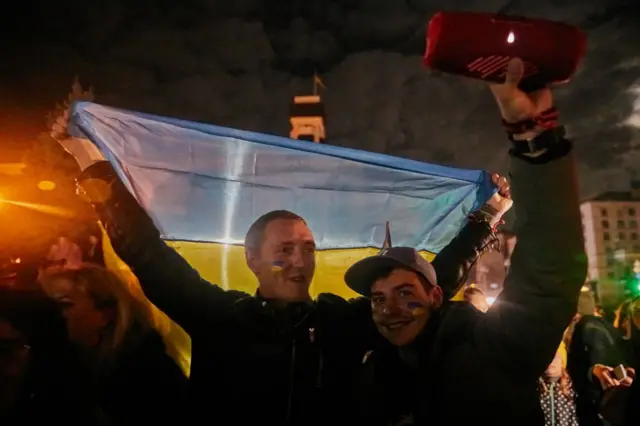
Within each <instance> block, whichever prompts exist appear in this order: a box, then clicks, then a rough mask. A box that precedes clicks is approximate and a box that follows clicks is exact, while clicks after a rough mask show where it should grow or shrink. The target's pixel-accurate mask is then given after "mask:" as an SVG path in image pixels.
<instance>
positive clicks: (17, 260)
mask: <svg viewBox="0 0 640 426" xmlns="http://www.w3.org/2000/svg"><path fill="white" fill-rule="evenodd" d="M20 262H22V260H21V259H20V258H19V257H16V258H15V259H13V263H20Z"/></svg>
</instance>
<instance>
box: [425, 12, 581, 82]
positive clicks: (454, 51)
mask: <svg viewBox="0 0 640 426" xmlns="http://www.w3.org/2000/svg"><path fill="white" fill-rule="evenodd" d="M585 48H586V38H585V35H584V33H583V32H582V31H581V30H580V29H579V28H576V27H574V26H571V25H567V24H562V23H558V22H552V21H546V20H542V19H529V18H522V17H515V16H504V15H494V14H490V13H473V12H439V13H437V14H436V15H435V16H434V17H433V18H432V19H431V21H429V26H428V29H427V49H426V51H425V55H424V64H425V65H426V66H428V67H430V68H434V69H437V70H439V71H442V72H445V73H449V74H455V75H461V76H465V77H470V78H475V79H480V80H484V81H491V82H497V83H499V82H502V81H504V74H505V70H506V66H507V64H508V63H509V61H510V60H511V59H512V58H514V57H519V58H521V59H522V60H523V61H524V64H525V74H524V77H523V79H522V82H521V84H520V87H521V88H522V89H524V90H535V89H539V88H542V87H544V86H546V85H549V84H559V83H566V82H567V81H569V79H570V78H571V76H572V75H573V73H574V72H575V71H576V69H577V67H578V64H579V63H580V61H581V59H582V58H583V56H584V53H585Z"/></svg>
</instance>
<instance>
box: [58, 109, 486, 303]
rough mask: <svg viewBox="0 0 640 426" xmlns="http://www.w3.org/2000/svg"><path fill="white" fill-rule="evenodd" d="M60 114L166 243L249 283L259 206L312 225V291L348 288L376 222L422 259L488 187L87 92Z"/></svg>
mask: <svg viewBox="0 0 640 426" xmlns="http://www.w3.org/2000/svg"><path fill="white" fill-rule="evenodd" d="M71 117H72V118H71V132H72V134H75V135H76V136H78V137H84V138H88V139H90V140H91V141H92V142H93V143H94V144H95V145H97V147H98V148H99V149H100V150H101V151H102V152H103V154H104V155H105V156H106V157H107V159H108V160H109V161H110V162H111V163H112V164H113V166H114V167H115V169H116V171H117V172H118V174H119V176H120V178H121V179H122V181H123V182H124V183H125V185H126V186H127V187H128V189H129V190H130V191H131V193H132V194H133V195H134V196H135V198H136V199H137V200H138V202H139V203H140V204H141V205H142V206H143V207H144V208H145V209H146V211H147V212H148V213H149V214H150V215H151V217H152V218H153V220H154V222H155V224H156V226H157V227H158V229H159V230H160V233H161V235H162V237H163V238H164V239H165V241H167V242H168V244H170V245H171V246H173V247H174V248H175V249H176V250H177V251H178V252H179V253H180V254H181V255H182V256H183V257H184V258H185V259H186V260H187V261H189V262H190V263H191V264H192V265H193V266H194V267H195V268H196V269H197V270H198V271H199V272H200V274H201V275H202V276H203V277H204V278H206V279H207V280H209V281H211V282H213V283H216V284H219V285H221V286H222V287H224V288H228V289H237V290H243V291H246V292H249V293H253V292H254V291H255V288H256V284H257V283H256V280H255V278H254V277H253V276H252V274H251V273H250V271H249V269H248V268H247V266H246V264H245V259H244V253H243V247H242V243H243V240H244V236H245V233H246V231H247V230H248V229H249V226H250V225H251V223H252V222H253V221H254V220H255V219H257V218H258V217H259V216H261V215H262V214H264V213H266V212H268V211H271V210H276V209H286V210H291V211H293V212H295V213H297V214H299V215H300V216H302V217H304V218H305V219H306V220H307V222H308V224H309V226H310V228H311V230H312V231H313V232H314V235H315V239H316V243H317V247H318V256H317V270H316V279H315V280H314V283H313V286H312V292H313V293H314V294H317V293H321V292H332V293H335V294H338V295H341V296H344V297H351V296H354V293H352V292H351V291H350V290H349V289H348V288H347V287H346V285H345V284H344V281H343V274H344V271H345V270H346V268H347V267H349V266H350V265H352V264H353V263H354V262H356V261H357V260H359V259H362V258H363V257H365V256H369V255H371V254H373V253H376V252H377V251H378V250H379V249H380V247H381V245H382V243H383V241H384V239H385V238H384V237H385V223H386V222H387V221H389V222H390V224H391V235H392V236H393V243H394V245H402V246H411V247H415V248H417V249H418V250H419V251H421V252H422V253H423V254H424V255H425V257H427V258H430V257H431V256H432V254H433V253H438V251H439V250H440V249H442V248H443V247H444V246H445V245H446V244H447V243H448V242H449V241H450V240H451V239H452V238H453V237H454V236H455V235H456V234H457V233H458V231H459V230H460V229H461V227H462V226H463V225H464V223H465V220H466V218H467V215H468V214H469V213H470V212H472V211H474V210H476V209H478V208H479V207H480V206H481V205H482V204H483V203H484V202H485V201H486V200H487V199H488V198H489V197H490V196H491V195H492V194H493V193H494V191H495V188H494V187H493V185H492V184H491V179H490V175H489V174H488V173H486V172H484V171H480V170H461V169H455V168H449V167H443V166H438V165H433V164H425V163H421V162H417V161H413V160H408V159H401V158H395V157H391V156H388V155H382V154H375V153H371V152H365V151H359V150H354V149H348V148H342V147H336V146H331V145H325V144H316V143H312V142H306V141H298V140H292V139H288V138H283V137H278V136H272V135H265V134H259V133H253V132H248V131H242V130H236V129H229V128H223V127H218V126H212V125H207V124H201V123H195V122H189V121H184V120H179V119H175V118H168V117H159V116H154V115H149V114H143V113H139V112H133V111H126V110H121V109H115V108H109V107H106V106H102V105H98V104H95V103H90V102H80V103H76V104H75V105H74V106H73V109H72V114H71ZM107 253H112V252H110V251H109V250H108V247H107ZM107 260H108V261H109V262H111V264H112V265H113V264H116V263H117V261H116V260H114V258H113V257H110V258H109V259H107Z"/></svg>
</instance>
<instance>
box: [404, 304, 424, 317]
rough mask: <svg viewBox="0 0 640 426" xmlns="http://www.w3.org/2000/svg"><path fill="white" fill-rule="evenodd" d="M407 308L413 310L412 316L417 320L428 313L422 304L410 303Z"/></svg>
mask: <svg viewBox="0 0 640 426" xmlns="http://www.w3.org/2000/svg"><path fill="white" fill-rule="evenodd" d="M407 307H408V308H409V309H410V310H411V315H412V316H413V317H414V318H416V317H420V316H422V315H424V314H426V313H427V309H426V308H425V306H424V305H423V304H422V303H420V302H409V303H408V304H407Z"/></svg>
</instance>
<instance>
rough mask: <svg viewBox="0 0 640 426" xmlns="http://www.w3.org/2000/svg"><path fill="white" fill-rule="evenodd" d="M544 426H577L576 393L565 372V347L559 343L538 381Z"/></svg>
mask: <svg viewBox="0 0 640 426" xmlns="http://www.w3.org/2000/svg"><path fill="white" fill-rule="evenodd" d="M538 389H539V392H540V404H541V405H542V411H543V412H544V418H545V426H578V424H579V423H578V417H577V414H576V393H575V391H574V389H573V383H572V382H571V379H570V378H569V374H568V373H567V349H566V347H565V345H564V343H561V344H560V347H559V348H558V351H557V352H556V356H555V357H554V358H553V361H551V364H549V366H548V367H547V370H546V371H545V373H544V375H543V376H542V377H540V379H539V382H538Z"/></svg>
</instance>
